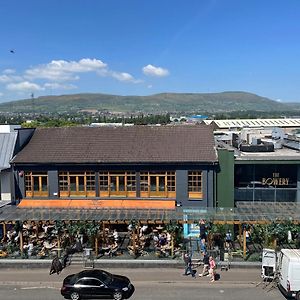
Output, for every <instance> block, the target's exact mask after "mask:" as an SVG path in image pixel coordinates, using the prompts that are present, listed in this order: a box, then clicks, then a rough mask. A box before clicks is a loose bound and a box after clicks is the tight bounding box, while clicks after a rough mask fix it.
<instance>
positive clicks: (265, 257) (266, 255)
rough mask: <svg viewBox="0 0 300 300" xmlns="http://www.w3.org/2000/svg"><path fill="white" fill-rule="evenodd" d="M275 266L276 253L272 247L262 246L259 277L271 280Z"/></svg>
mask: <svg viewBox="0 0 300 300" xmlns="http://www.w3.org/2000/svg"><path fill="white" fill-rule="evenodd" d="M276 267H277V253H276V251H275V250H274V249H268V248H264V249H263V252H262V262H261V277H262V278H263V279H264V280H273V279H274V277H275V273H276Z"/></svg>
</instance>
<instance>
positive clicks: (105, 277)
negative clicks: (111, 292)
mask: <svg viewBox="0 0 300 300" xmlns="http://www.w3.org/2000/svg"><path fill="white" fill-rule="evenodd" d="M97 277H98V278H99V279H100V280H101V281H102V282H103V283H104V284H106V285H108V284H109V283H110V282H111V281H112V274H110V273H109V272H106V271H101V272H99V273H98V274H97Z"/></svg>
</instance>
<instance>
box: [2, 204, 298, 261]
mask: <svg viewBox="0 0 300 300" xmlns="http://www.w3.org/2000/svg"><path fill="white" fill-rule="evenodd" d="M280 209H281V210H280ZM282 209H283V210H284V212H285V214H284V215H285V218H281V219H280V218H279V216H283V215H282ZM268 210H269V212H270V213H269V218H267V217H266V215H267V214H268V212H267V211H268ZM295 211H296V212H297V211H299V206H298V205H296V204H293V207H292V208H291V207H290V206H288V205H287V204H285V203H278V204H277V205H275V204H272V205H267V204H265V203H261V204H257V205H254V204H250V203H249V204H241V205H240V206H239V207H237V208H235V209H222V210H221V209H220V208H218V209H214V210H207V211H205V212H204V211H199V212H196V211H195V210H191V211H189V210H185V211H183V210H181V209H178V210H175V211H173V210H172V211H169V210H116V209H103V210H98V209H90V210H77V209H74V210H72V209H69V210H63V209H61V210H55V209H51V210H45V209H37V208H32V209H24V208H23V209H19V208H13V207H10V208H5V209H2V211H1V214H0V239H1V240H0V257H1V258H23V259H26V258H39V259H43V258H53V257H55V256H60V257H65V258H66V260H67V259H68V258H70V257H71V256H72V255H74V254H76V253H79V255H81V256H82V253H83V251H84V249H91V250H90V253H91V255H92V256H93V257H94V258H96V259H105V258H114V259H118V258H129V259H130V258H132V259H136V258H140V259H143V258H146V259H177V258H178V259H181V257H182V253H183V252H184V251H187V250H190V251H191V252H192V253H193V255H194V257H195V258H198V259H200V257H201V255H202V252H203V247H205V248H206V249H207V250H208V251H211V253H214V251H215V253H218V254H217V255H215V256H218V257H219V260H220V261H224V260H225V258H226V260H227V261H228V260H229V259H230V260H232V261H234V260H253V261H259V260H260V259H261V250H262V248H264V247H272V248H280V247H288V248H299V247H300V234H299V233H300V225H299V220H297V219H296V217H295ZM289 214H291V215H292V216H293V217H294V218H290V215H289ZM263 216H265V219H264V220H262V217H263ZM298 216H299V215H298ZM205 217H206V218H205ZM255 218H256V219H255ZM91 220H93V221H91ZM185 226H192V227H191V228H194V229H195V230H196V231H195V234H193V235H187V234H186V232H185V231H186V229H185V228H186V227H185ZM197 232H198V233H197ZM203 234H205V236H206V238H205V245H204V243H203V237H202V235H203Z"/></svg>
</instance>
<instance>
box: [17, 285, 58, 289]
mask: <svg viewBox="0 0 300 300" xmlns="http://www.w3.org/2000/svg"><path fill="white" fill-rule="evenodd" d="M37 289H52V290H56V289H58V288H56V287H53V286H28V287H22V288H20V290H37Z"/></svg>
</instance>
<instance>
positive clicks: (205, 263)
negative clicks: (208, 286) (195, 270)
mask: <svg viewBox="0 0 300 300" xmlns="http://www.w3.org/2000/svg"><path fill="white" fill-rule="evenodd" d="M208 269H209V256H208V253H207V252H203V270H202V273H200V274H199V277H202V276H206V275H208Z"/></svg>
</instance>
